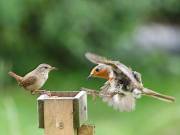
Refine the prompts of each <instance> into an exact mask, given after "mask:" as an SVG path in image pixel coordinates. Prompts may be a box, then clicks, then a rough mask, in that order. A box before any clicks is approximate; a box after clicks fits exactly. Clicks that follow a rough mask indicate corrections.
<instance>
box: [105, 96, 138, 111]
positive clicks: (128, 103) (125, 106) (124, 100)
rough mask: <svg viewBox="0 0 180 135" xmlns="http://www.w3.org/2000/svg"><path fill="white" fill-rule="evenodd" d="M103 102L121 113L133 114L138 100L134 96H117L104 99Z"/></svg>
mask: <svg viewBox="0 0 180 135" xmlns="http://www.w3.org/2000/svg"><path fill="white" fill-rule="evenodd" d="M103 101H105V102H107V103H108V105H109V106H113V108H114V109H116V110H119V111H121V112H131V111H133V110H134V109H135V105H136V99H135V98H134V97H133V95H132V94H128V95H119V94H116V95H114V96H113V97H111V98H110V97H103Z"/></svg>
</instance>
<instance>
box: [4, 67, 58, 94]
mask: <svg viewBox="0 0 180 135" xmlns="http://www.w3.org/2000/svg"><path fill="white" fill-rule="evenodd" d="M56 69H57V68H56V67H52V66H50V65H48V64H40V65H39V66H38V67H37V68H35V69H34V70H33V71H31V72H29V73H27V74H26V75H25V76H24V77H21V76H19V75H17V74H16V73H14V72H9V73H8V74H9V75H10V76H12V77H13V78H15V79H16V81H17V82H18V84H19V85H20V86H21V87H23V88H24V89H26V90H29V91H31V93H32V94H35V93H36V92H44V90H39V89H40V88H41V87H42V86H43V85H44V84H45V82H46V81H47V79H48V75H49V72H50V71H52V70H56Z"/></svg>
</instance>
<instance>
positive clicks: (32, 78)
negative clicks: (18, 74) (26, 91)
mask: <svg viewBox="0 0 180 135" xmlns="http://www.w3.org/2000/svg"><path fill="white" fill-rule="evenodd" d="M36 81H37V77H36V76H30V77H28V78H26V79H24V80H22V82H21V83H20V85H21V86H23V87H28V86H30V85H33V84H34V83H35V82H36Z"/></svg>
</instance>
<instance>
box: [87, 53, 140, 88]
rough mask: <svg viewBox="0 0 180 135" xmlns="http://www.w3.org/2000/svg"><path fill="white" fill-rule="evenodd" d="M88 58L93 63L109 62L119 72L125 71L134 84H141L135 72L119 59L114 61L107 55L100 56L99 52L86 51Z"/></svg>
mask: <svg viewBox="0 0 180 135" xmlns="http://www.w3.org/2000/svg"><path fill="white" fill-rule="evenodd" d="M85 56H86V58H87V59H88V60H89V61H91V62H92V63H95V64H100V63H102V64H107V65H110V66H112V67H113V69H114V70H115V71H116V72H117V73H123V74H124V75H125V76H126V77H127V78H128V79H130V80H131V81H132V82H133V84H135V85H138V86H139V83H138V81H137V80H136V79H135V77H134V75H133V72H132V70H131V69H129V68H128V67H127V66H125V65H124V64H122V63H121V62H119V61H112V60H109V59H107V58H105V57H102V56H99V55H97V54H93V53H90V52H88V53H86V54H85Z"/></svg>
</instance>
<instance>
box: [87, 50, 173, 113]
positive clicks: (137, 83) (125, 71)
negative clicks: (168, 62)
mask: <svg viewBox="0 0 180 135" xmlns="http://www.w3.org/2000/svg"><path fill="white" fill-rule="evenodd" d="M85 56H86V58H87V59H88V60H90V61H91V62H93V63H95V64H98V65H97V66H95V67H94V68H93V69H92V71H91V73H90V76H93V77H100V78H106V79H107V80H108V81H107V82H106V83H105V85H104V86H103V87H101V91H100V94H101V97H102V98H103V101H105V102H107V103H108V104H109V105H110V106H113V107H114V108H116V109H119V110H120V111H132V110H133V109H134V108H135V102H136V98H139V97H140V96H141V95H147V96H150V97H154V98H157V99H159V100H163V101H167V102H174V100H175V98H174V97H171V96H167V95H163V94H160V93H157V92H155V91H152V90H150V89H148V88H144V86H143V83H142V81H141V75H140V73H138V72H136V71H132V70H131V69H130V68H128V67H127V66H125V65H124V64H122V63H120V62H119V61H112V60H109V59H106V58H105V57H101V56H99V55H96V54H93V53H86V55H85ZM97 69H98V72H102V71H103V72H106V73H103V74H99V73H97V71H96V70H97ZM95 71H96V72H95ZM107 74H108V77H107ZM104 75H105V76H104ZM106 94H107V95H109V94H111V95H112V96H111V97H109V96H103V95H106Z"/></svg>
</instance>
